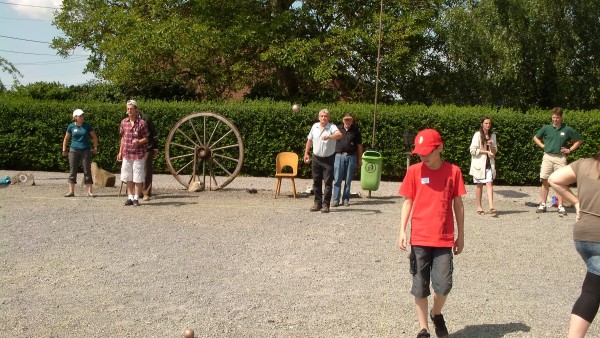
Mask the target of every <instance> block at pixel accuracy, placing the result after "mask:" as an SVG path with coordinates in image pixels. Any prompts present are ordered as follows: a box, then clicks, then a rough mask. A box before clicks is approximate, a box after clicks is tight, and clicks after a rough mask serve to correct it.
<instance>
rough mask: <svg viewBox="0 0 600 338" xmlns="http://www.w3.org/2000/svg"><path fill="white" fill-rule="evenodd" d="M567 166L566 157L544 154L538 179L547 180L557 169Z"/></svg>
mask: <svg viewBox="0 0 600 338" xmlns="http://www.w3.org/2000/svg"><path fill="white" fill-rule="evenodd" d="M566 165H567V157H566V156H565V155H562V154H561V155H557V154H548V153H544V157H543V158H542V167H541V169H540V178H541V179H542V180H547V179H548V177H550V175H551V174H552V173H553V172H555V171H557V170H558V169H560V168H562V167H565V166H566Z"/></svg>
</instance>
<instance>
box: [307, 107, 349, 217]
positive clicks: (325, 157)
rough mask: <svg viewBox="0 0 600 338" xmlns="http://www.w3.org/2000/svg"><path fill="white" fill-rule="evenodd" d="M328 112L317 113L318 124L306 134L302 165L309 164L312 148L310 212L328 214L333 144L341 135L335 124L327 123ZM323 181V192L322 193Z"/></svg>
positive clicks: (333, 153) (331, 180)
mask: <svg viewBox="0 0 600 338" xmlns="http://www.w3.org/2000/svg"><path fill="white" fill-rule="evenodd" d="M329 119H330V118H329V110H327V109H322V110H321V111H320V112H319V122H317V123H315V124H313V126H312V128H311V129H310V133H308V137H307V140H306V148H305V150H304V163H308V162H310V159H311V158H310V155H309V153H308V152H309V150H310V148H311V147H312V148H313V156H312V160H313V163H312V176H313V191H314V193H315V203H314V205H313V206H312V207H311V208H310V211H319V210H321V212H322V213H328V212H329V203H330V202H331V190H332V184H333V164H334V161H335V143H336V141H335V140H337V139H339V138H340V137H342V133H341V132H340V131H339V129H338V128H337V127H336V125H335V124H333V123H330V122H329ZM323 180H324V181H325V191H323Z"/></svg>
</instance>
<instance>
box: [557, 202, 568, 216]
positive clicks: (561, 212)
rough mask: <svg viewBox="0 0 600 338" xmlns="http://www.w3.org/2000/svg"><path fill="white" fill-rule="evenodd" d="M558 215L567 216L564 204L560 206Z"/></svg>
mask: <svg viewBox="0 0 600 338" xmlns="http://www.w3.org/2000/svg"><path fill="white" fill-rule="evenodd" d="M558 214H559V215H560V216H566V215H567V210H565V207H564V206H563V205H562V204H561V205H559V206H558Z"/></svg>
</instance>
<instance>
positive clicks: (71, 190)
mask: <svg viewBox="0 0 600 338" xmlns="http://www.w3.org/2000/svg"><path fill="white" fill-rule="evenodd" d="M69 194H75V183H69Z"/></svg>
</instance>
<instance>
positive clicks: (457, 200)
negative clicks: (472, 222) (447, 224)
mask: <svg viewBox="0 0 600 338" xmlns="http://www.w3.org/2000/svg"><path fill="white" fill-rule="evenodd" d="M453 202H454V203H453V206H452V207H453V209H454V218H456V239H455V240H454V254H455V255H458V254H460V253H461V252H462V251H463V248H464V247H465V206H464V204H463V200H462V197H461V196H457V197H454V200H453Z"/></svg>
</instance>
